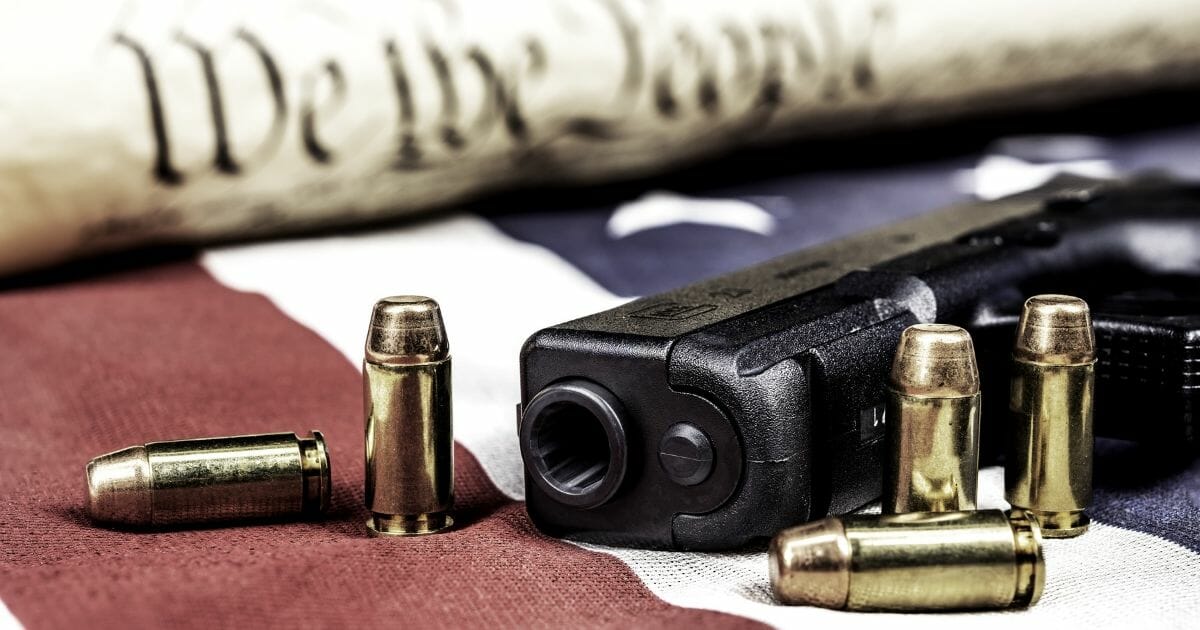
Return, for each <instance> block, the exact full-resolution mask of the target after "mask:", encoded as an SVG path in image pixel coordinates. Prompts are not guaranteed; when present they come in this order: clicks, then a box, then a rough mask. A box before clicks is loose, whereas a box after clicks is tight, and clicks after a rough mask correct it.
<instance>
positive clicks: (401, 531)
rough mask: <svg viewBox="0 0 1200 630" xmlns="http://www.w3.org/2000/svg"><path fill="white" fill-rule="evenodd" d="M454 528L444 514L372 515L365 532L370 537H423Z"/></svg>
mask: <svg viewBox="0 0 1200 630" xmlns="http://www.w3.org/2000/svg"><path fill="white" fill-rule="evenodd" d="M451 527H454V518H453V517H452V516H450V515H449V514H447V513H446V512H433V513H429V514H372V515H371V516H370V518H368V519H367V531H368V533H370V534H371V536H372V537H376V538H386V537H389V536H424V535H425V534H436V533H437V532H440V531H443V530H447V529H450V528H451Z"/></svg>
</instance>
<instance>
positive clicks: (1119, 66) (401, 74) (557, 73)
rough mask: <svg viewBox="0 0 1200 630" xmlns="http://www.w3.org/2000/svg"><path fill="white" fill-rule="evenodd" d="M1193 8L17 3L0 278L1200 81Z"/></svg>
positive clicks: (5, 46) (1069, 3)
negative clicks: (828, 137)
mask: <svg viewBox="0 0 1200 630" xmlns="http://www.w3.org/2000/svg"><path fill="white" fill-rule="evenodd" d="M1198 33H1200V3H1196V2H1194V1H1190V0H1187V1H1185V0H1139V1H1133V0H1125V1H1114V2H1104V3H1097V2H1090V1H1084V0H1060V1H1058V2H1044V1H1041V0H976V1H974V2H962V1H960V0H786V1H778V2H775V1H768V0H738V1H737V2H728V1H724V0H715V1H711V2H710V1H703V2H702V1H698V0H688V1H686V2H684V1H677V2H669V1H665V0H659V1H656V2H650V1H631V0H540V1H536V2H535V1H526V2H520V1H513V2H495V1H493V0H424V1H414V2H362V1H338V2H334V1H332V0H306V1H304V2H299V1H292V2H287V1H281V2H241V3H235V2H207V3H200V2H182V1H172V0H156V1H150V0H147V1H141V2H138V1H135V2H115V1H111V0H95V1H93V2H90V3H75V2H60V1H49V2H37V3H34V2H29V3H18V4H17V5H15V6H11V7H6V8H3V9H0V51H2V53H3V54H2V55H0V59H3V61H2V62H0V273H12V272H15V271H19V270H24V269H29V268H33V267H37V266H40V265H45V264H49V263H53V262H57V261H62V260H66V259H69V258H72V257H76V256H79V255H82V254H86V253H93V252H99V251H106V250H112V249H117V248H121V247H126V246H130V245H134V244H143V243H154V242H177V241H207V240H213V239H222V238H231V237H246V236H256V235H267V234H272V233H285V232H294V231H297V230H303V229H310V228H314V227H317V226H323V225H330V224H350V223H355V222H363V221H368V220H372V219H379V218H382V217H387V216H395V215H401V214H405V213H411V212H414V211H421V210H427V209H430V208H435V207H445V206H447V205H449V204H452V203H454V202H457V201H462V200H465V199H468V198H471V197H474V196H478V195H480V194H481V193H484V192H487V191H493V190H497V189H502V188H508V187H513V186H518V185H530V184H537V183H539V182H543V181H555V182H560V183H561V182H572V183H581V184H583V183H591V182H599V181H603V180H606V179H613V178H618V177H628V176H633V175H642V174H648V173H652V172H656V171H661V170H664V169H669V168H671V167H673V166H677V165H679V164H681V163H683V162H686V161H692V160H696V159H700V158H703V157H706V156H710V155H714V154H717V153H719V152H722V151H727V150H730V149H733V148H737V147H742V146H746V145H749V144H762V143H775V142H780V141H784V140H788V139H794V138H797V137H801V136H805V135H811V134H817V133H821V134H824V133H830V132H836V131H839V130H850V129H854V130H862V129H867V128H871V127H876V126H880V125H889V124H896V123H904V122H909V121H919V120H922V119H932V118H941V117H946V116H957V115H962V114H965V113H971V112H976V111H980V110H991V111H995V110H1000V109H1003V108H1008V107H1017V106H1022V107H1025V106H1040V105H1045V106H1054V105H1059V104H1063V103H1068V102H1074V101H1081V100H1085V99H1088V98H1094V97H1097V96H1102V95H1107V94H1117V93H1124V92H1128V91H1130V90H1134V89H1140V88H1147V87H1153V86H1163V85H1175V84H1181V83H1184V82H1189V81H1194V80H1196V79H1197V78H1198V77H1200V35H1197V34H1198Z"/></svg>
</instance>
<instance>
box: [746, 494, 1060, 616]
mask: <svg viewBox="0 0 1200 630" xmlns="http://www.w3.org/2000/svg"><path fill="white" fill-rule="evenodd" d="M769 562H770V572H771V587H772V589H773V590H774V592H775V597H776V599H778V600H779V601H780V602H783V603H785V604H803V605H808V606H822V607H825V608H835V609H846V610H895V611H924V610H964V609H986V608H1014V607H1024V606H1031V605H1033V604H1034V603H1036V602H1037V600H1038V598H1040V597H1041V595H1042V588H1043V586H1044V584H1045V579H1046V577H1045V564H1044V562H1043V560H1042V543H1041V534H1040V533H1039V530H1038V525H1037V522H1036V521H1035V520H1034V519H1032V518H1030V517H1029V516H1028V515H1026V514H1025V513H1024V512H1022V511H1020V510H1013V512H1012V513H1011V514H1005V513H1004V512H1002V511H1000V510H984V511H981V512H938V513H932V512H925V513H909V514H891V515H884V516H873V515H848V516H842V517H830V518H827V519H824V520H821V521H816V522H813V523H809V524H807V525H801V526H799V527H793V528H791V529H787V530H784V531H783V532H780V533H779V535H777V536H776V537H775V538H774V539H773V540H772V541H771V547H770V551H769Z"/></svg>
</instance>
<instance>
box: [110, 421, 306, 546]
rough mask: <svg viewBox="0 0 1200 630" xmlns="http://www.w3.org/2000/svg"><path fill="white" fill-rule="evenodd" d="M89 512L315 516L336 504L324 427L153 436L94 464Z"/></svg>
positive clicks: (199, 519)
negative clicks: (166, 438)
mask: <svg viewBox="0 0 1200 630" xmlns="http://www.w3.org/2000/svg"><path fill="white" fill-rule="evenodd" d="M87 480H88V506H87V510H88V515H89V516H91V518H92V519H93V520H95V521H97V522H100V523H109V524H114V525H124V526H129V527H160V526H177V525H186V524H195V523H210V522H219V521H232V520H239V519H254V518H280V517H288V516H298V515H309V516H314V515H318V514H321V513H323V512H325V511H326V510H327V509H328V508H329V493H330V475H329V454H328V453H327V451H326V449H325V439H324V438H323V437H322V436H321V433H320V432H319V431H313V432H312V433H311V434H310V435H309V437H305V438H301V437H299V436H297V435H296V434H295V433H267V434H263V435H241V436H236V437H217V438H204V439H199V440H174V441H170V442H150V443H148V444H145V445H142V446H131V447H129V448H125V449H121V450H119V451H114V452H112V453H108V454H106V455H101V456H99V457H97V458H95V459H93V460H92V461H91V462H90V463H89V464H88V465H87Z"/></svg>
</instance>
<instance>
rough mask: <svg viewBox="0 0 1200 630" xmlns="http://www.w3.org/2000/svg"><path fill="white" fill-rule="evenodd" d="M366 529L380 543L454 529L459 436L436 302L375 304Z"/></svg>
mask: <svg viewBox="0 0 1200 630" xmlns="http://www.w3.org/2000/svg"><path fill="white" fill-rule="evenodd" d="M363 392H364V400H365V405H364V406H365V412H366V439H367V444H366V456H367V475H366V502H367V509H369V510H370V511H371V517H370V518H369V519H368V520H367V527H368V528H369V529H370V531H371V533H372V534H375V535H381V536H382V535H398V536H408V535H417V534H430V533H433V532H437V531H441V530H444V529H446V528H448V527H450V526H451V525H452V524H453V523H454V521H453V519H452V518H451V516H450V514H449V511H450V508H451V507H452V505H453V503H454V434H453V427H452V421H451V415H450V413H451V410H450V344H449V341H448V340H447V338H446V327H445V325H444V324H443V323H442V313H441V309H440V308H439V307H438V304H437V302H435V301H433V300H432V299H430V298H427V297H420V296H398V297H389V298H384V299H382V300H380V301H379V302H377V303H376V304H375V309H374V311H373V312H372V313H371V327H370V330H369V332H368V333H367V343H366V359H365V360H364V361H363Z"/></svg>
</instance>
